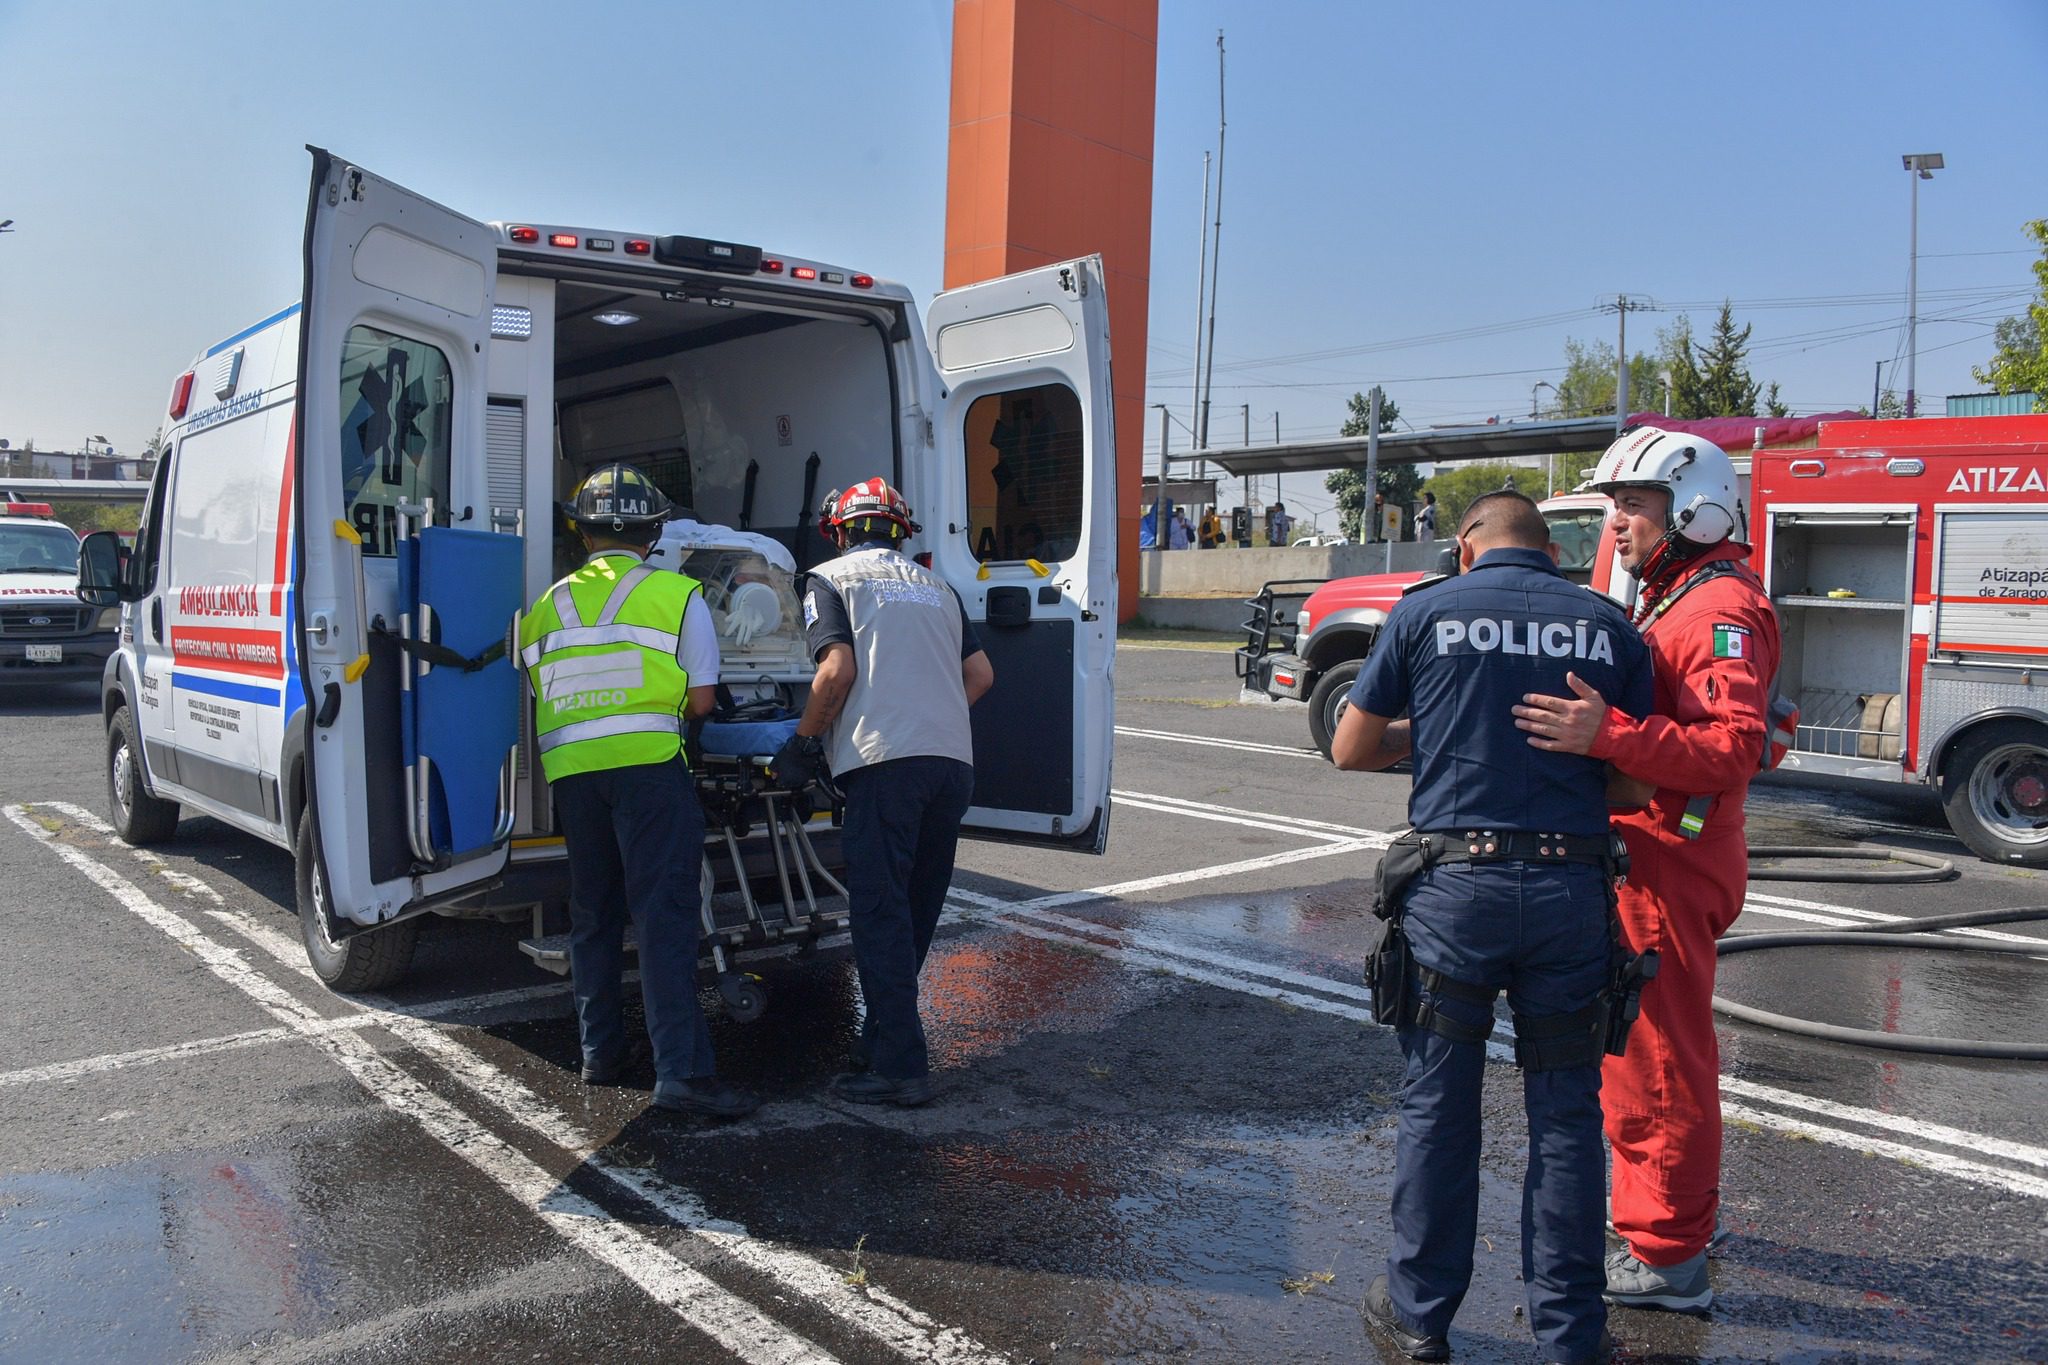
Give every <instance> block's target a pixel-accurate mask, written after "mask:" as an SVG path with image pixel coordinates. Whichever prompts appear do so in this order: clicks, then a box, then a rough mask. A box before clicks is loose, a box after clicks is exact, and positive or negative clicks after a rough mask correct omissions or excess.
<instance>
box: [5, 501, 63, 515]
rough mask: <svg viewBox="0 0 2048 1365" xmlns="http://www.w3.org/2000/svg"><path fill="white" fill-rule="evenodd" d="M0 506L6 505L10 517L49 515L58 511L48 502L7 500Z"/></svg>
mask: <svg viewBox="0 0 2048 1365" xmlns="http://www.w3.org/2000/svg"><path fill="white" fill-rule="evenodd" d="M0 507H5V508H6V509H7V513H6V514H7V515H8V516H10V517H47V516H52V515H54V514H55V512H56V509H55V508H53V507H51V506H50V504H49V503H47V502H5V503H0Z"/></svg>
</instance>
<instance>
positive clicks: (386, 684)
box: [287, 148, 517, 931]
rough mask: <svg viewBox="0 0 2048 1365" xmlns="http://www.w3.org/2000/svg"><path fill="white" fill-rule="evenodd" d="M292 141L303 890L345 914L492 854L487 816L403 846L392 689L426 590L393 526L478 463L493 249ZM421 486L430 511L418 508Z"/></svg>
mask: <svg viewBox="0 0 2048 1365" xmlns="http://www.w3.org/2000/svg"><path fill="white" fill-rule="evenodd" d="M308 150H309V151H311V152H312V153H313V184H312V196H311V200H310V202H309V206H308V209H307V215H306V241H305V268H306V274H305V293H304V297H303V308H304V311H303V314H302V316H301V319H300V325H301V333H300V336H301V340H300V348H299V409H300V410H299V420H298V424H297V435H296V440H295V443H294V449H293V452H292V454H291V455H290V456H289V457H288V458H291V459H293V460H294V461H295V462H296V487H297V503H296V509H297V517H298V531H297V538H296V548H297V552H298V553H297V568H296V573H295V575H294V578H293V585H294V589H295V593H296V599H297V601H296V611H295V612H294V627H295V629H296V630H297V632H298V657H299V661H300V665H299V666H300V673H301V679H302V681H303V682H304V684H305V689H306V700H307V712H308V716H309V721H310V723H309V725H308V727H307V733H306V743H305V747H306V796H307V801H308V809H307V811H306V815H307V817H309V818H310V819H311V820H312V829H313V837H314V845H313V846H314V849H315V861H316V866H315V869H314V871H315V872H316V873H317V874H321V875H322V882H316V883H314V885H315V886H316V887H317V888H318V890H320V891H322V892H324V895H316V896H315V897H314V900H315V901H316V902H321V901H324V908H325V910H326V911H327V912H328V914H329V915H331V916H332V917H333V919H334V927H335V928H336V929H338V930H341V931H347V930H348V929H349V928H350V927H351V925H356V926H368V925H374V924H378V923H380V922H383V921H385V920H389V919H392V918H393V917H395V916H398V915H400V914H402V913H404V912H405V911H406V910H407V909H408V908H409V907H415V906H418V905H421V904H426V903H434V902H439V901H445V900H448V899H451V898H452V897H454V896H457V895H459V894H461V892H462V891H463V890H464V889H465V888H468V887H473V886H476V885H478V884H481V883H484V882H486V881H488V880H490V879H491V878H493V877H494V876H495V875H497V874H498V873H499V872H500V871H501V870H502V868H503V866H504V863H505V858H506V847H507V845H506V841H505V839H504V838H503V837H502V835H499V834H498V832H497V831H496V830H495V829H488V831H487V834H486V836H485V837H484V840H483V842H482V843H481V844H480V845H478V846H476V847H472V848H470V849H466V850H464V852H465V854H466V855H467V856H464V857H462V858H460V859H455V860H443V861H444V863H445V864H446V865H441V866H437V865H436V862H435V860H433V859H431V858H422V857H421V856H420V855H419V852H418V846H419V843H418V839H417V838H416V837H415V836H414V832H413V828H414V821H413V815H412V799H411V798H412V793H411V792H410V790H409V784H410V782H411V780H412V778H411V765H412V760H413V754H412V748H413V744H414V739H415V736H414V733H413V730H412V725H413V720H414V717H415V712H414V710H413V709H412V703H413V698H412V697H411V696H409V695H407V694H408V693H409V692H410V691H411V690H412V677H411V671H410V670H412V669H414V668H416V665H411V664H409V663H408V660H407V656H406V654H405V652H404V651H403V650H402V649H401V647H399V646H398V645H397V644H396V643H395V640H396V637H398V636H400V635H402V634H403V633H405V631H406V630H407V629H410V627H409V626H408V624H407V621H408V618H409V616H410V615H411V614H412V613H413V612H414V611H415V610H416V607H417V605H418V603H419V602H421V601H423V600H425V599H424V598H423V597H422V595H421V592H422V589H421V588H420V584H419V582H418V581H417V579H416V575H417V574H419V573H422V572H424V570H422V569H421V568H420V567H419V566H420V564H421V563H422V562H423V561H424V558H425V556H424V554H423V553H422V554H416V555H415V557H414V558H411V559H407V558H405V555H406V547H407V544H408V541H409V540H411V543H412V544H413V545H414V546H419V545H421V544H423V543H424V542H421V541H418V540H416V539H412V538H411V537H410V535H409V533H410V532H413V531H417V530H418V529H419V528H420V525H421V522H422V521H423V520H426V521H428V522H429V523H431V521H434V520H438V521H440V522H442V523H444V524H445V523H447V522H449V521H450V520H463V518H462V517H461V514H460V511H459V510H458V509H453V508H451V500H450V496H449V494H450V488H451V484H452V481H453V472H454V471H455V470H459V469H475V468H481V467H482V459H483V443H484V399H485V362H486V360H487V358H488V351H487V347H488V346H489V342H490V326H491V305H492V297H493V292H494V284H495V278H496V270H497V248H496V243H495V239H494V237H493V234H492V233H491V231H490V230H489V229H488V228H486V227H484V226H483V225H482V224H481V223H476V222H472V221H471V220H469V219H467V218H464V217H462V216H461V215H460V214H455V213H451V212H449V211H448V210H447V209H444V208H442V207H441V206H439V205H438V204H434V203H431V202H429V201H427V200H425V199H422V198H420V197H419V196H418V195H415V194H413V193H411V192H409V191H407V190H405V189H402V188H400V187H399V186H397V185H394V184H392V183H391V182H389V181H387V180H382V179H379V178H378V177H377V176H374V175H372V174H370V173H369V172H368V171H365V170H363V169H361V168H360V167H357V166H352V165H350V164H349V163H347V162H346V161H344V160H342V159H341V158H339V157H334V156H330V155H329V154H328V153H326V152H324V151H321V150H320V149H318V148H308ZM287 477H288V478H289V477H291V475H290V472H289V471H288V473H287ZM429 500H432V501H433V504H434V507H435V511H436V513H437V515H436V516H435V517H433V518H426V517H424V514H423V512H422V511H421V510H420V509H422V508H424V507H425V506H426V505H427V504H428V501H429ZM450 512H454V514H455V515H454V516H453V517H452V518H451V517H450V516H449V515H448V514H449V513H450ZM487 524H488V522H487V521H486V519H485V518H484V517H476V518H474V519H470V520H468V525H469V526H471V527H475V526H479V525H487ZM447 533H448V532H446V531H444V532H443V534H444V535H445V534H447ZM462 534H465V535H469V534H475V533H474V532H471V531H464V532H462ZM506 539H508V540H511V539H512V538H510V537H507V538H506ZM513 543H514V544H515V545H516V541H514V542H513ZM401 579H403V580H404V581H403V582H401ZM514 591H515V592H516V591H517V589H516V587H515V589H514ZM495 629H496V630H498V631H501V632H502V630H503V629H504V626H503V624H502V623H501V624H499V625H498V626H496V627H495ZM443 671H445V672H449V673H452V674H457V675H459V674H460V672H461V670H443ZM513 723H514V724H515V726H516V723H517V722H516V712H515V716H514V722H513ZM422 728H424V727H422ZM401 735H403V739H402V740H401V739H400V736H401ZM456 776H457V780H460V779H461V777H462V776H463V775H456ZM483 780H489V781H494V780H495V776H494V775H491V774H485V775H483ZM487 799H489V798H487ZM505 823H506V825H507V826H508V827H509V822H505ZM492 836H496V837H492ZM303 846H304V845H303V843H302V844H301V847H302V848H303ZM303 877H304V873H303V872H302V884H303ZM323 883H324V884H323Z"/></svg>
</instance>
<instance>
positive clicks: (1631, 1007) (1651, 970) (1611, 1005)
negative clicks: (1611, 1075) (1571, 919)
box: [1607, 933, 1657, 1057]
mask: <svg viewBox="0 0 2048 1365" xmlns="http://www.w3.org/2000/svg"><path fill="white" fill-rule="evenodd" d="M1608 961H1609V963H1610V964H1611V966H1610V967H1609V970H1608V981H1607V1055H1608V1056H1610V1057H1619V1056H1622V1055H1623V1054H1625V1053H1626V1052H1627V1051H1628V1031H1629V1030H1630V1029H1631V1028H1634V1027H1635V1022H1636V1016H1637V1015H1639V1014H1641V1013H1642V1012H1643V987H1644V986H1646V985H1648V984H1649V983H1650V982H1651V981H1654V980H1655V979H1656V977H1657V950H1656V949H1654V948H1647V949H1644V950H1643V951H1642V952H1640V953H1631V952H1630V951H1629V950H1628V948H1627V947H1626V946H1625V945H1624V944H1623V943H1622V942H1621V936H1620V934H1618V933H1617V934H1616V935H1615V942H1614V947H1613V949H1612V950H1611V951H1610V952H1609V954H1608Z"/></svg>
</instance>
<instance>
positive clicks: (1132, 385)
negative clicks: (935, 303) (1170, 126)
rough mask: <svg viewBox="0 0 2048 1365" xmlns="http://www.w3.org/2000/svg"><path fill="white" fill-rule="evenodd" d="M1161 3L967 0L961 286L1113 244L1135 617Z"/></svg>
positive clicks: (1112, 315)
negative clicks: (1153, 144) (1154, 127)
mask: <svg viewBox="0 0 2048 1365" xmlns="http://www.w3.org/2000/svg"><path fill="white" fill-rule="evenodd" d="M1158 66H1159V4H1158V0H954V4H953V105H952V115H951V121H952V138H951V143H950V147H949V152H948V157H947V170H946V286H945V287H946V288H948V289H952V288H955V287H957V286H959V285H963V284H973V283H975V282H976V281H977V280H987V279H993V278H995V277H996V276H998V275H1008V274H1011V273H1012V272H1015V271H1019V270H1029V269H1032V268H1033V267H1035V266H1041V265H1049V264H1051V263H1052V262H1054V261H1063V260H1068V259H1071V258H1073V257H1075V256H1085V255H1088V254H1089V253H1090V252H1097V251H1099V252H1101V253H1102V260H1103V266H1104V268H1105V270H1106V271H1107V272H1108V277H1109V330H1110V345H1111V347H1112V349H1113V351H1114V353H1115V357H1116V363H1115V379H1116V448H1117V464H1118V469H1117V505H1118V508H1119V509H1120V516H1121V521H1120V523H1119V526H1118V537H1117V545H1118V554H1117V578H1118V581H1119V583H1120V584H1121V586H1122V596H1123V601H1122V604H1121V612H1120V614H1121V615H1122V616H1124V617H1125V618H1128V617H1129V616H1131V614H1132V613H1134V612H1135V611H1136V610H1137V606H1138V516H1139V513H1140V511H1141V510H1142V509H1140V508H1139V506H1138V498H1139V480H1138V471H1139V468H1140V465H1141V462H1142V459H1143V453H1144V449H1145V432H1144V420H1145V322H1146V310H1147V307H1148V298H1149V290H1150V285H1151V278H1152V120H1153V107H1154V103H1155V90H1156V86H1157V81H1158Z"/></svg>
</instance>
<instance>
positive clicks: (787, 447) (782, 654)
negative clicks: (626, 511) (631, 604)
mask: <svg viewBox="0 0 2048 1365" xmlns="http://www.w3.org/2000/svg"><path fill="white" fill-rule="evenodd" d="M524 283H525V284H526V286H527V290H528V291H529V293H530V294H532V295H533V296H535V303H536V304H543V303H548V302H551V304H552V308H551V313H552V327H551V329H545V330H551V331H552V334H553V354H554V364H553V373H552V384H553V408H554V414H553V423H552V426H553V430H552V441H553V461H552V467H551V478H550V482H551V496H552V499H553V501H554V502H555V503H557V504H559V503H566V502H567V501H569V500H570V499H571V498H572V497H573V496H574V493H575V490H576V487H577V485H578V484H580V483H581V482H582V480H583V478H584V477H585V476H586V475H587V474H588V473H589V472H590V471H591V470H592V469H594V468H597V467H599V466H601V465H604V464H607V463H610V462H611V461H614V460H625V461H628V462H630V463H632V464H634V465H637V466H638V467H639V468H641V469H642V470H644V471H645V472H646V473H647V474H648V476H649V477H651V478H652V479H653V480H654V481H655V483H657V484H658V485H660V487H661V489H662V491H663V492H665V493H667V494H668V496H669V498H670V500H671V501H672V502H673V503H674V504H675V515H674V520H672V521H671V523H670V524H669V526H668V527H666V528H665V529H664V532H663V536H662V540H661V542H660V544H659V545H658V546H657V549H656V553H655V555H654V560H655V562H657V563H662V564H664V565H666V566H667V567H670V568H675V569H679V570H681V571H682V572H684V573H687V574H689V575H690V576H691V577H693V578H695V579H697V580H698V581H699V582H701V583H703V585H704V592H705V600H706V602H707V603H708V604H709V605H710V606H711V608H712V611H713V614H714V616H715V618H716V620H717V622H718V626H719V645H720V653H721V668H722V678H723V680H724V681H725V682H726V683H727V684H728V685H729V686H731V687H732V688H733V690H734V692H735V694H736V697H737V699H738V700H740V701H742V702H744V701H747V700H750V699H752V698H754V697H756V696H766V695H768V694H771V693H773V692H775V691H776V690H777V686H778V685H781V687H782V689H783V690H784V696H785V697H788V696H790V695H791V693H792V692H793V693H794V695H796V696H798V697H800V695H801V684H802V682H803V681H805V680H807V679H808V678H809V676H810V671H811V670H810V664H809V660H808V658H807V652H806V650H805V648H804V643H803V617H802V612H801V609H800V607H799V605H798V602H797V599H796V594H795V590H794V578H795V575H796V573H797V572H798V571H800V570H802V569H804V568H807V567H809V566H810V565H812V564H815V563H817V562H819V561H820V560H822V559H825V558H828V557H829V556H830V549H829V547H828V546H827V545H826V544H825V542H824V540H823V539H822V538H821V537H820V536H819V535H818V533H817V527H816V514H817V506H818V503H819V500H820V499H822V498H823V497H824V496H825V494H826V493H827V492H828V491H830V490H831V489H834V488H843V487H845V486H846V485H847V484H849V483H852V482H854V481H855V480H857V479H862V478H867V477H870V476H872V475H875V474H882V475H885V476H887V477H888V478H890V479H891V480H893V481H896V482H898V483H901V482H902V481H903V472H902V467H901V463H900V460H899V457H898V451H897V448H896V431H897V422H896V397H895V383H894V378H893V375H892V365H891V356H890V345H891V343H890V341H889V338H888V335H887V332H886V330H885V329H886V327H887V326H888V325H889V324H890V323H891V322H893V320H894V315H893V314H892V313H891V312H890V311H889V310H887V309H885V308H878V309H871V310H861V311H858V312H853V313H845V312H822V311H816V310H805V309H802V308H800V307H793V306H790V305H787V304H782V303H779V302H773V301H770V300H769V299H768V298H764V297H758V296H757V297H754V298H746V299H742V298H737V297H733V296H731V295H729V294H724V293H719V294H714V295H713V296H712V298H710V299H707V298H703V297H687V298H681V299H678V298H672V297H664V296H663V294H662V293H660V292H657V291H654V290H629V289H622V288H613V287H599V286H594V285H589V284H582V283H572V282H566V281H564V282H548V281H526V282H524ZM548 295H552V298H551V300H549V299H548V298H547V297H546V296H548ZM536 311H539V310H538V308H536ZM542 330H544V329H542V328H538V327H537V328H536V339H538V336H539V334H540V333H541V331H542ZM499 344H500V345H503V344H505V343H502V342H501V343H499ZM551 523H552V524H551V529H550V533H549V534H550V547H551V560H550V565H549V572H550V574H551V575H553V576H558V575H560V574H562V573H566V572H568V571H569V570H570V569H571V568H572V567H573V566H574V565H575V564H576V563H577V562H579V560H580V558H581V550H580V542H579V541H578V540H577V539H576V537H575V535H574V533H573V531H572V530H571V529H570V527H569V526H568V525H567V523H566V522H565V521H563V520H562V519H561V518H560V517H558V516H557V517H553V518H551Z"/></svg>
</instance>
